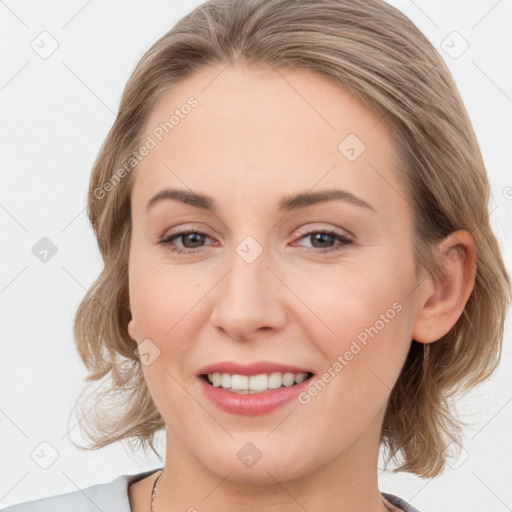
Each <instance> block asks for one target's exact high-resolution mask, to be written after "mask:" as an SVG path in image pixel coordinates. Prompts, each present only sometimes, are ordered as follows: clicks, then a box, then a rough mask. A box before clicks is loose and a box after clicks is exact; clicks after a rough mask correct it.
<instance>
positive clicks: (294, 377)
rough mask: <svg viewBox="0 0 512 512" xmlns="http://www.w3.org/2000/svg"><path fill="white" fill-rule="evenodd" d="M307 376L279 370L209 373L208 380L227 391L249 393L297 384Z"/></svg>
mask: <svg viewBox="0 0 512 512" xmlns="http://www.w3.org/2000/svg"><path fill="white" fill-rule="evenodd" d="M307 376H308V374H307V373H297V374H295V373H284V374H283V373H280V372H274V373H270V374H266V373H263V374H261V375H251V376H247V375H238V374H230V373H209V374H208V381H209V382H210V384H212V385H213V386H214V387H216V388H218V387H222V388H224V389H227V390H229V391H236V392H242V393H250V392H251V391H253V392H258V391H266V390H268V389H276V388H280V387H281V386H285V387H289V386H292V385H293V384H299V383H300V382H302V381H303V380H304V379H306V378H307Z"/></svg>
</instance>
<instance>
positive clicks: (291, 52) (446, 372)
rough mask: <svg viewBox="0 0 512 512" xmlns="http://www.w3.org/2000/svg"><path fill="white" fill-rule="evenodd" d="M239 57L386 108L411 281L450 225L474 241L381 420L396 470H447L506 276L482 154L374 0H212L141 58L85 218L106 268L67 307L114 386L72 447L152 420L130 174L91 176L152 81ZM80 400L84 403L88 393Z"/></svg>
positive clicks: (138, 436)
mask: <svg viewBox="0 0 512 512" xmlns="http://www.w3.org/2000/svg"><path fill="white" fill-rule="evenodd" d="M240 58H243V59H245V60H246V61H247V62H248V63H249V64H252V65H261V64H263V65H269V66H272V67H275V68H279V67H284V66H293V67H295V68H297V69H300V68H303V69H307V70H313V71H315V72H317V73H320V74H322V75H323V76H325V77H330V78H331V79H332V80H334V81H335V82H336V83H337V84H339V86H340V87H343V88H345V89H346V90H348V91H349V92H351V93H352V94H354V95H355V96H356V98H358V99H359V100H361V101H363V102H364V104H366V105H367V106H368V108H370V109H372V110H373V111H374V112H376V113H378V114H379V115H380V116H382V117H385V118H386V120H387V122H388V123H389V124H390V126H391V127H392V130H393V136H394V138H395V140H396V143H397V147H398V148H399V157H400V161H401V166H400V167H399V169H397V172H399V175H400V177H401V180H402V183H403V184H404V187H405V190H406V191H407V200H409V201H410V203H411V205H412V207H413V211H414V229H415V232H414V243H415V255H414V256H415V261H416V268H417V276H418V277H419V276H420V272H430V273H432V274H433V275H434V276H435V275H436V274H438V273H440V272H442V268H441V265H439V260H438V259H437V258H436V254H435V251H434V244H435V243H436V242H439V241H440V240H442V239H443V238H444V237H446V236H447V235H448V234H449V233H451V232H453V231H455V230H458V229H465V230H468V231H469V232H470V233H471V234H472V236H473V238H474V241H475V244H476V248H477V268H476V277H475V283H474V289H473V291H472V293H471V295H470V297H469V300H468V301H467V303H466V305H465V308H464V311H463V314H462V315H461V316H460V318H459V319H458V321H457V322H456V324H455V325H454V326H453V328H452V329H451V330H450V331H449V332H448V333H447V334H446V335H445V336H443V337H442V338H441V339H440V340H439V341H437V342H434V343H430V344H422V343H419V342H417V341H415V340H412V342H411V347H410V351H409V354H408V356H407V360H406V362H405V364H404V366H403V369H402V371H401V373H400V375H399V378H398V381H397V382H396V385H395V386H394V388H393V390H392V392H391V396H390V399H389V403H388V407H387V411H386V414H385V418H384V422H383V425H382V432H381V442H382V444H383V445H384V446H385V447H386V448H387V449H388V455H389V456H388V459H387V462H389V460H391V459H392V458H396V459H397V460H398V458H399V457H401V458H402V460H401V461H400V462H401V465H399V466H398V467H397V468H396V469H394V470H393V472H397V471H408V472H411V473H415V474H417V475H420V476H422V477H433V476H436V475H438V474H439V473H440V472H442V471H443V469H444V467H445V463H446V454H445V452H444V450H445V449H446V447H447V446H448V444H449V443H451V442H454V443H457V444H460V439H461V432H462V425H464V423H463V422H462V421H461V420H460V419H459V418H457V417H456V415H455V414H454V412H453V411H452V410H451V406H450V402H451V401H452V400H453V398H454V397H455V396H456V395H457V394H458V392H461V393H462V392H465V391H468V390H469V389H471V388H472V387H474V386H476V385H477V384H479V383H480V382H482V381H484V380H485V379H487V378H488V377H489V376H490V375H491V374H492V373H493V372H494V370H495V369H496V367H497V366H498V364H499V361H500V358H501V343H502V337H503V330H504V322H505V315H506V311H507V307H508V302H509V300H510V279H509V276H508V274H507V272H506V269H505V266H504V263H503V260H502V257H501V255H500V249H499V246H498V243H497V240H496V238H495V236H494V234H493V232H492V229H491V226H490V223H489V212H488V202H489V193H490V191H489V182H488V179H487V175H486V170H485V166H484V162H483V159H482V156H481V153H480V150H479V146H478V142H477V139H476V136H475V133H474V131H473V127H472V124H471V121H470V119H469V116H468V114H467V112H466V110H465V107H464V105H463V102H462V99H461V97H460V95H459V93H458V90H457V87H456V85H455V83H454V81H453V78H452V76H451V74H450V72H449V70H448V68H447V67H446V65H445V63H444V61H443V60H442V58H441V57H440V55H439V54H438V52H437V51H436V50H435V49H434V47H433V46H432V44H431V43H430V42H429V41H428V39H427V38H426V37H425V36H424V35H423V34H422V33H421V32H420V30H419V29H418V28H417V27H416V26H415V25H414V24H413V23H412V21H410V20H409V19H408V18H407V17H406V16H405V15H404V14H403V13H401V12H400V11H399V10H397V9H396V8H394V7H392V6H390V5H389V4H386V3H385V2H383V1H380V0H314V1H313V0H293V1H291V0H266V1H262V0H209V1H207V2H205V3H203V4H202V5H200V6H198V7H197V8H195V9H194V10H193V11H192V12H190V13H189V14H188V15H187V16H185V17H183V18H182V19H180V20H179V21H178V23H177V24H176V25H175V26H174V27H173V28H172V29H171V30H170V31H169V32H167V33H166V34H165V35H163V36H162V37H161V38H160V39H159V40H158V41H156V43H155V44H154V45H153V46H152V47H151V48H150V49H149V50H148V51H147V52H146V53H145V54H144V55H143V57H142V58H141V60H140V62H139V63H138V64H137V66H136V68H135V69H134V71H133V73H132V75H131V76H130V78H129V80H128V82H127V84H126V87H125V90H124V92H123V95H122V99H121V103H120V107H119V112H118V115H117V118H116V120H115V122H114V124H113V126H112V128H111V130H110V131H109V133H108V135H107V137H106V139H105V141H104V143H103V145H102V147H101V149H100V151H99V154H98V156H97V158H96V161H95V163H94V166H93V169H92V174H91V179H90V185H89V192H88V216H89V219H90V222H91V224H92V226H93V228H94V232H95V235H96V237H97V240H98V245H99V249H100V251H101V254H102V257H103V260H104V268H103V270H102V272H101V274H100V275H99V277H98V278H97V280H96V281H95V282H94V284H93V285H92V286H91V288H90V289H89V291H88V292H87V294H86V295H85V297H84V299H83V301H82V302H81V304H80V306H79V308H78V310H77V312H76V317H75V324H74V333H75V340H76V346H77V349H78V352H79V354H80V357H81V359H82V360H83V362H84V364H85V365H86V367H87V369H88V371H89V375H88V376H87V378H86V380H87V381H97V380H99V379H101V378H103V377H105V376H107V377H108V376H110V378H111V383H110V384H109V385H108V386H107V387H106V389H104V390H103V391H102V392H101V393H100V392H98V391H97V390H94V391H93V392H92V393H91V397H92V398H94V401H95V402H96V403H95V407H94V408H93V409H91V410H90V411H89V410H87V413H86V414H84V415H83V419H82V420H81V421H80V428H81V430H82V433H84V434H85V435H86V436H87V437H88V438H89V439H90V440H91V441H92V443H91V444H90V445H89V446H88V447H85V448H84V447H82V446H79V445H76V444H75V446H77V447H79V448H80V449H98V448H101V447H104V446H106V445H108V444H111V443H113V442H115V441H118V440H122V439H126V440H128V441H130V440H135V442H136V444H138V446H139V447H142V448H143V449H144V450H146V448H147V446H148V445H149V446H150V447H151V448H152V450H153V451H154V452H155V453H156V454H157V455H159V454H158V452H157V451H156V449H155V447H154V446H153V441H154V435H155V433H156V432H157V431H158V430H160V429H162V428H165V423H164V421H163V419H162V417H161V415H160V413H159V411H158V410H157V408H156V406H155V404H154V402H153V400H152V398H151V395H150V393H149V390H148V388H147V386H146V382H145V380H144V377H143V372H142V368H141V363H140V360H139V358H138V357H137V355H136V354H135V353H134V348H135V347H136V344H134V341H133V340H132V339H131V338H130V337H129V335H128V332H127V324H128V321H129V320H130V318H131V317H130V307H129V300H128V254H129V247H130V236H131V208H130V194H131V190H132V187H133V180H134V173H131V172H129V173H127V175H126V176H125V177H123V178H122V179H120V180H118V183H116V184H115V186H113V187H112V188H111V190H109V191H108V193H105V188H104V184H105V183H107V182H109V181H110V182H111V181H112V178H113V176H114V173H115V171H116V170H118V169H119V168H120V167H121V166H122V165H123V163H125V162H126V161H127V160H128V159H129V158H130V156H131V155H132V153H133V151H134V150H135V149H136V148H137V147H140V145H141V143H142V141H141V137H142V134H143V132H144V129H145V124H146V122H147V120H148V116H149V115H150V112H151V109H152V107H153V106H154V105H155V103H156V101H157V100H158V99H159V98H160V97H161V96H162V95H163V94H164V93H165V92H167V91H168V90H170V89H172V88H173V87H174V86H175V85H176V84H177V83H178V82H180V81H181V80H183V79H184V78H186V77H187V76H189V75H191V74H192V73H194V72H195V71H196V70H199V69H201V68H203V67H204V66H208V65H215V64H228V63H236V61H237V60H238V59H240ZM102 187H103V188H102ZM99 190H102V191H103V192H102V193H99V192H98V191H99ZM91 384H92V383H90V384H89V385H88V386H87V387H86V389H85V390H84V391H87V390H88V389H89V390H90V387H91ZM78 402H79V406H78V408H83V409H84V410H85V408H86V407H87V406H86V405H85V404H87V402H88V399H83V398H82V397H80V398H79V400H78ZM387 462H386V463H387Z"/></svg>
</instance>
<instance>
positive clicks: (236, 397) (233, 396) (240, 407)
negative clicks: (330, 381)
mask: <svg viewBox="0 0 512 512" xmlns="http://www.w3.org/2000/svg"><path fill="white" fill-rule="evenodd" d="M198 378H199V380H200V381H201V386H202V388H203V391H204V393H205V395H206V397H207V398H209V399H210V400H211V401H212V402H213V403H214V404H215V405H216V406H217V407H219V408H220V409H222V410H223V411H226V412H229V413H232V414H241V415H244V416H256V415H258V414H265V413H268V412H271V411H273V410H274V409H277V408H278V407H280V406H281V405H284V404H285V403H287V402H289V401H290V400H293V399H294V398H296V397H297V395H298V394H299V393H301V392H302V391H304V389H305V388H306V387H307V386H308V385H309V384H310V382H311V377H309V378H307V379H305V380H303V381H302V382H299V384H295V385H293V386H288V387H285V386H283V387H280V388H276V389H269V390H268V391H262V392H260V393H243V394H242V393H235V392H233V391H227V390H226V389H223V388H221V387H218V388H216V387H214V386H212V385H211V384H208V382H206V380H205V379H204V378H203V377H198Z"/></svg>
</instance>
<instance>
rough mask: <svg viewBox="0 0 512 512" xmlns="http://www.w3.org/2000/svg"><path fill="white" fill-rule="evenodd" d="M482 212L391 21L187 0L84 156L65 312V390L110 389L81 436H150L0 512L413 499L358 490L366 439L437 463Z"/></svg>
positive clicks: (485, 355)
mask: <svg viewBox="0 0 512 512" xmlns="http://www.w3.org/2000/svg"><path fill="white" fill-rule="evenodd" d="M488 198H489V184H488V180H487V176H486V172H485V167H484V163H483V160H482V157H481V154H480V151H479V148H478V143H477V140H476V138H475V135H474V131H473V129H472V126H471V122H470V120H469V118H468V116H467V113H466V110H465V108H464V106H463V103H462V100H461V98H460V96H459V94H458V92H457V89H456V86H455V84H454V82H453V80H452V77H451V75H450V73H449V71H448V69H447V68H446V66H445V64H444V63H443V61H442V59H441V57H440V56H439V54H438V53H437V51H436V50H435V49H434V48H433V47H432V45H431V44H430V43H429V41H428V40H427V39H426V37H425V36H424V35H423V34H422V33H421V32H420V31H419V30H418V29H417V28H416V26H415V25H414V24H413V23H412V22H411V21H410V20H409V19H407V18H406V17H405V16H404V15H403V14H402V13H401V12H399V11H398V10H397V9H395V8H393V7H391V6H390V5H388V4H386V3H384V2H381V1H379V0H370V1H369V0H365V1H354V0H336V1H334V0H315V1H311V0H307V1H306V0H299V1H289V0H270V1H265V2H262V1H256V0H255V1H222V0H210V1H208V2H206V3H204V4H202V5H201V6H199V7H197V8H196V9H194V11H193V12H191V13H190V14H189V15H188V16H186V17H184V18H183V19H182V20H180V21H179V22H178V23H177V24H176V25H175V27H174V28H173V29H172V30H170V31H169V32H168V33H167V34H165V35H164V36H163V37H162V38H160V39H159V40H158V41H157V42H156V43H155V44H154V45H153V47H152V48H151V49H150V50H149V51H148V52H147V53H146V54H145V55H144V56H143V57H142V59H141V61H140V62H139V64H138V65H137V67H136V69H135V70H134V72H133V74H132V76H131V77H130V79H129V81H128V83H127V85H126V88H125V91H124V94H123V98H122V101H121V105H120V110H119V114H118V116H117V119H116V121H115V123H114V125H113V127H112V129H111V130H110V133H109V134H108V136H107V138H106V140H105V142H104V144H103V146H102V148H101V150H100V153H99V155H98V158H97V160H96V162H95V164H94V168H93V170H92V176H91V181H90V188H89V210H88V213H89V218H90V220H91V223H92V226H93V228H94V230H95V234H96V236H97V239H98V244H99V247H100V250H101V252H102V256H103V259H104V262H105V267H104V270H103V272H102V273H101V275H100V276H99V278H98V280H97V281H96V282H95V283H94V285H93V287H92V288H91V289H90V290H89V292H88V294H87V295H86V297H85V298H84V300H83V302H82V304H81V305H80V307H79V309H78V311H77V315H76V319H75V336H76V342H77V348H78V351H79V353H80V356H81V358H82V359H83V361H84V363H85V364H86V366H87V368H88V369H89V371H90V375H89V377H88V380H91V381H95V380H98V379H101V378H102V377H104V376H111V377H112V385H111V387H110V388H109V389H108V390H107V391H105V392H104V393H103V394H101V395H98V394H96V395H94V396H93V402H94V403H95V404H96V406H95V408H94V409H93V411H91V412H89V414H88V415H87V416H86V417H85V419H84V421H83V422H82V423H81V427H83V429H84V432H86V434H87V435H88V437H89V438H90V439H91V440H92V443H91V444H90V445H89V447H90V448H93V449H97V448H101V447H104V446H107V445H108V444H111V443H113V442H115V441H119V440H123V439H127V440H135V441H136V442H138V443H139V444H140V446H141V447H142V448H144V449H146V448H147V447H148V446H149V447H151V448H152V449H153V450H155V448H154V446H153V444H152V441H153V437H154V434H155V433H156V432H158V431H159V430H161V429H163V428H165V429H166V458H165V464H164V466H163V467H162V468H160V469H159V470H156V471H155V470H152V471H149V472H145V473H140V474H138V475H123V476H122V477H119V478H118V479H116V480H114V481H113V482H110V483H108V484H103V485H97V486H92V487H90V488H88V489H84V490H83V491H80V492H75V493H68V494H66V495H59V496H55V497H50V498H44V499H41V500H36V501H33V502H29V503H25V504H21V505H17V506H14V507H11V508H9V509H8V510H9V511H12V512H20V511H23V510H31V511H32V510H52V511H57V510H69V509H71V507H74V508H75V509H77V510H78V509H80V510H89V509H91V510H93V509H94V510H97V509H98V508H100V509H103V510H107V509H108V510H123V511H130V510H131V511H132V512H149V511H155V512H159V511H165V510H189V511H193V510H200V511H220V510H235V509H236V510H242V511H244V510H245V511H252V510H258V511H274V510H279V511H292V510H299V509H303V510H308V511H309V512H314V511H317V510H333V511H334V510H336V511H349V510H350V511H354V510H372V511H388V510H390V511H391V510H393V511H397V510H402V511H410V512H414V511H416V510H417V509H416V508H415V507H414V506H413V505H412V504H410V503H407V502H406V501H405V500H403V499H401V498H400V497H397V496H394V495H391V494H388V493H385V492H381V491H380V490H379V488H378V482H377V462H378V456H379V450H380V448H381V447H382V448H383V449H384V450H385V451H386V454H387V459H386V461H387V462H388V463H389V462H390V461H392V460H394V461H397V462H398V465H397V467H395V468H394V471H395V472H396V471H408V472H411V473H414V474H417V475H420V476H422V477H426V478H433V477H435V476H436V475H439V474H440V473H441V472H442V471H443V469H444V467H445V464H446V458H447V457H448V454H449V453H450V454H451V453H452V452H453V451H457V449H458V448H460V434H461V428H462V423H461V421H460V420H459V419H458V418H456V416H455V414H454V412H453V411H452V410H451V409H450V403H451V400H452V399H453V398H454V397H455V396H456V395H457V393H459V392H464V391H467V390H469V389H471V388H472V387H474V386H475V385H477V384H478V383H480V382H482V381H483V380H485V379H487V378H488V377H489V376H490V375H491V374H492V373H493V371H494V370H495V368H496V366H497V364H498V362H499V355H500V351H501V342H502V336H503V326H504V320H505V313H506V308H507V305H508V301H509V298H510V281H509V276H508V275H507V272H506V270H505V267H504V264H503V261H502V258H501V255H500V251H499V247H498V244H497V241H496V238H495V236H494V234H493V232H492V229H491V227H490V224H489V219H488V209H487V204H488ZM104 398H106V400H103V399H104ZM86 404H87V405H86ZM79 405H80V408H82V409H83V411H86V410H87V411H88V410H89V407H90V404H89V403H88V402H87V401H86V400H85V399H84V400H82V401H81V402H80V403H79ZM82 415H83V413H81V414H80V416H82ZM155 452H156V450H155Z"/></svg>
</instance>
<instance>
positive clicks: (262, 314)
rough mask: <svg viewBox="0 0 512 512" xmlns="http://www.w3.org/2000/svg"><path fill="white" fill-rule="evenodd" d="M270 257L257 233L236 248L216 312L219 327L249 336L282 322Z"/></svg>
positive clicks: (214, 315) (213, 314)
mask: <svg viewBox="0 0 512 512" xmlns="http://www.w3.org/2000/svg"><path fill="white" fill-rule="evenodd" d="M270 260H271V258H270V251H269V249H267V248H265V247H264V246H263V243H260V242H259V241H258V240H256V238H255V237H253V236H246V237H245V238H244V239H243V240H242V241H241V242H240V243H239V244H238V245H237V246H235V247H234V249H233V253H232V254H231V255H230V256H229V262H228V264H229V266H230V270H229V272H228V273H227V275H226V276H225V279H224V280H223V281H224V283H223V285H222V286H221V288H220V292H219V295H218V297H217V299H216V304H215V307H214V311H213V313H212V321H213V322H214V324H215V325H216V326H217V327H220V328H222V329H223V330H225V331H226V332H228V333H230V334H231V335H232V336H233V337H237V338H245V337H248V336H250V334H251V333H252V332H253V331H255V330H257V329H260V328H262V327H266V328H267V327H278V326H279V325H280V323H281V322H282V321H283V319H284V312H283V310H282V307H281V306H282V305H280V304H279V302H280V301H279V295H280V294H279V290H278V289H277V286H278V283H277V282H276V277H275V276H274V274H273V272H271V271H270V270H269V268H268V267H267V266H268V265H269V263H270Z"/></svg>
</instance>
